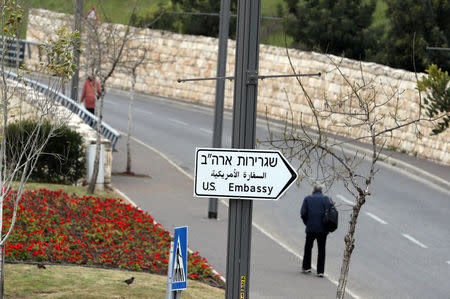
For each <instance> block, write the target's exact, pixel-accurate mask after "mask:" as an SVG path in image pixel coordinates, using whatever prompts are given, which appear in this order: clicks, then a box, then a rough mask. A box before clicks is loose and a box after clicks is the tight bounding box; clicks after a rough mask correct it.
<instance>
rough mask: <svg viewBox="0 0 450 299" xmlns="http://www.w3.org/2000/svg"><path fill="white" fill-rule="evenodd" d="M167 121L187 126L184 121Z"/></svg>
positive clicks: (172, 119) (173, 119)
mask: <svg viewBox="0 0 450 299" xmlns="http://www.w3.org/2000/svg"><path fill="white" fill-rule="evenodd" d="M169 120H170V121H171V122H174V123H177V124H179V125H182V126H187V125H188V123H185V122H184V121H181V120H178V119H175V118H169Z"/></svg>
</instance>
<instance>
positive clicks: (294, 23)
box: [285, 0, 375, 59]
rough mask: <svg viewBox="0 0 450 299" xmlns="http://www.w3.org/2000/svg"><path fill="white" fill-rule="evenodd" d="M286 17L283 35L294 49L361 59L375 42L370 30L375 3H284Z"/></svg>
mask: <svg viewBox="0 0 450 299" xmlns="http://www.w3.org/2000/svg"><path fill="white" fill-rule="evenodd" d="M285 2H286V5H287V7H288V12H289V17H288V20H287V28H286V32H287V34H288V35H290V36H291V37H292V38H293V39H294V42H295V43H296V44H297V46H298V47H299V48H301V49H305V50H318V51H321V52H327V53H330V54H337V55H341V54H344V55H345V56H346V57H349V58H356V59H364V58H365V56H366V54H365V49H366V48H367V47H368V45H370V44H371V43H373V42H374V40H375V37H374V35H373V32H371V31H370V30H369V26H370V25H371V23H372V14H373V12H374V10H375V1H374V0H370V1H362V0H337V1H336V0H321V1H317V0H285Z"/></svg>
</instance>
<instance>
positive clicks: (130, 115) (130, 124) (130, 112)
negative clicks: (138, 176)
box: [126, 70, 136, 174]
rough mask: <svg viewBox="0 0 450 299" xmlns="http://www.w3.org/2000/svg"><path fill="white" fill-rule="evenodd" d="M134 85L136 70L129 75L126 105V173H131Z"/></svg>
mask: <svg viewBox="0 0 450 299" xmlns="http://www.w3.org/2000/svg"><path fill="white" fill-rule="evenodd" d="M135 85H136V72H135V71H134V70H133V73H132V76H131V94H130V105H129V106H128V133H127V169H126V173H128V174H129V173H131V146H130V140H131V133H132V130H133V104H134V86H135Z"/></svg>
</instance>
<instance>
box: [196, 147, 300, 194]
mask: <svg viewBox="0 0 450 299" xmlns="http://www.w3.org/2000/svg"><path fill="white" fill-rule="evenodd" d="M296 179H297V173H296V172H295V170H294V168H293V167H292V166H291V165H290V164H289V162H288V161H287V160H286V159H285V158H284V157H283V155H282V154H281V153H280V152H279V151H274V150H251V149H214V148H197V149H196V151H195V180H194V196H197V197H211V196H215V197H229V198H242V199H258V200H277V199H279V198H280V197H281V196H282V195H283V193H284V192H285V191H286V190H287V189H288V188H289V187H290V186H291V185H292V183H294V182H295V180H296Z"/></svg>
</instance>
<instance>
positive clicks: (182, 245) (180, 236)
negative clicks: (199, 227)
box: [171, 226, 188, 291]
mask: <svg viewBox="0 0 450 299" xmlns="http://www.w3.org/2000/svg"><path fill="white" fill-rule="evenodd" d="M187 231H188V227H187V226H183V227H176V228H175V233H174V237H173V257H172V282H171V290H172V291H176V290H185V289H186V288H187Z"/></svg>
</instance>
